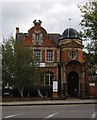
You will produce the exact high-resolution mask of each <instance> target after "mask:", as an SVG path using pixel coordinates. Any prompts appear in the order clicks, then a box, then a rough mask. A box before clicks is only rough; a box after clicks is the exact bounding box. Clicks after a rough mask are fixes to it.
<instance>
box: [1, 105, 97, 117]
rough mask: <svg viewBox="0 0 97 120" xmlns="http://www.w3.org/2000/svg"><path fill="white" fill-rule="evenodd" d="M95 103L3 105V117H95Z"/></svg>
mask: <svg viewBox="0 0 97 120" xmlns="http://www.w3.org/2000/svg"><path fill="white" fill-rule="evenodd" d="M96 114H97V113H96V111H95V105H94V104H79V105H78V104H77V105H39V106H38V105H36V106H3V107H2V118H43V119H50V118H95V117H96Z"/></svg>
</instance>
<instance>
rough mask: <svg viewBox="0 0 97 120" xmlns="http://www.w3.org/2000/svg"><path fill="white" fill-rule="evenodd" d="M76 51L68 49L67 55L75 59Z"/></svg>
mask: <svg viewBox="0 0 97 120" xmlns="http://www.w3.org/2000/svg"><path fill="white" fill-rule="evenodd" d="M76 56H77V55H76V52H75V51H70V52H69V57H70V58H71V59H75V58H76Z"/></svg>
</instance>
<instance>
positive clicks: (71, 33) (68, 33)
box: [62, 28, 78, 38]
mask: <svg viewBox="0 0 97 120" xmlns="http://www.w3.org/2000/svg"><path fill="white" fill-rule="evenodd" d="M62 38H78V32H77V31H76V30H75V29H73V28H67V29H66V30H64V32H63V34H62Z"/></svg>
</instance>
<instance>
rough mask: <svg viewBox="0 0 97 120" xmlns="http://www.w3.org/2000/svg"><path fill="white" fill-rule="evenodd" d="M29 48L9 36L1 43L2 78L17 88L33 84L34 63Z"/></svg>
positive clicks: (20, 88)
mask: <svg viewBox="0 0 97 120" xmlns="http://www.w3.org/2000/svg"><path fill="white" fill-rule="evenodd" d="M30 54H31V50H30V48H28V47H26V46H25V44H23V42H22V41H15V40H14V38H13V37H12V36H11V37H10V38H9V39H8V40H5V41H4V42H3V44H2V68H3V69H2V80H3V82H5V83H9V84H10V85H12V86H14V87H16V88H18V89H19V91H20V92H21V93H22V92H23V89H24V87H26V86H30V85H33V83H34V80H35V79H34V78H35V77H34V76H35V74H34V73H35V72H34V71H35V69H36V67H35V65H34V63H33V59H32V58H31V57H30Z"/></svg>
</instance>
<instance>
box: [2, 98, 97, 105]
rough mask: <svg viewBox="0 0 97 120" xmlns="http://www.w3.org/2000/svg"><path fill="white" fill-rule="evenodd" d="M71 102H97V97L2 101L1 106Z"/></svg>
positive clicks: (63, 103) (68, 103)
mask: <svg viewBox="0 0 97 120" xmlns="http://www.w3.org/2000/svg"><path fill="white" fill-rule="evenodd" d="M70 104H97V99H84V100H82V99H72V98H71V99H66V100H39V101H14V102H0V106H26V105H27V106H29V105H70Z"/></svg>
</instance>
